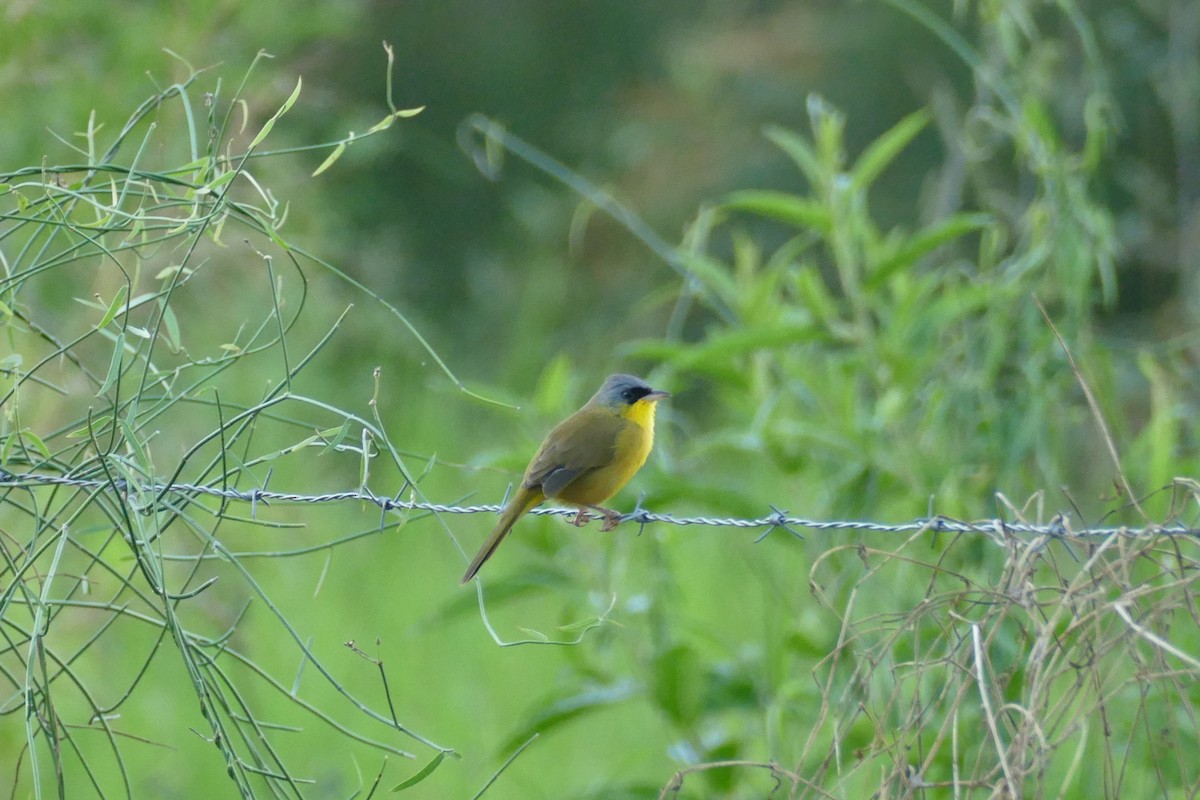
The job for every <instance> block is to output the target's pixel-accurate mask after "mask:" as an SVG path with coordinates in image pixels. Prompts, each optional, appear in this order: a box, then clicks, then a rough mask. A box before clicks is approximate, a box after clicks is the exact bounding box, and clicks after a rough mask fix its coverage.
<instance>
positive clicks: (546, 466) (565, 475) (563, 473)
mask: <svg viewBox="0 0 1200 800" xmlns="http://www.w3.org/2000/svg"><path fill="white" fill-rule="evenodd" d="M670 396H671V395H670V392H664V391H660V390H658V389H653V388H651V387H650V384H648V383H646V382H645V381H644V380H642V379H641V378H635V377H634V376H633V375H609V376H608V378H606V379H605V381H604V384H603V385H602V386H601V387H600V389H599V391H597V392H596V393H595V394H594V395H592V399H590V400H588V401H587V403H586V404H584V406H583V408H581V409H579V410H578V411H576V412H575V413H574V414H572V415H571V416H569V417H567V418H566V419H565V420H563V421H562V422H561V423H559V425H558V427H556V428H555V429H554V430H552V431H550V434H549V435H548V436H547V437H546V440H545V441H544V442H542V446H541V447H539V448H538V451H537V453H536V454H535V455H534V457H533V460H532V461H530V462H529V467H528V469H526V470H525V477H524V478H522V480H521V486H520V488H518V489H517V492H516V494H514V495H513V497H512V499H511V500H509V501H508V504H507V505H506V506H505V507H504V511H503V512H501V514H500V521H499V522H497V523H496V527H495V528H493V529H492V532H491V534H490V535H489V536H488V538H487V541H485V542H484V543H483V546H482V547H480V548H479V552H478V553H476V554H475V558H474V559H472V560H471V566H469V567H467V571H466V573H465V574H464V575H463V577H462V581H461V582H462V583H467V582H468V581H470V580H471V579H472V578H474V577H475V573H477V572H478V571H479V568H480V567H482V566H483V563H484V562H485V561H487V560H488V559H489V558H491V555H492V553H494V552H496V548H497V547H499V546H500V542H502V541H504V537H505V536H507V535H508V532H509V531H510V530H512V527H513V525H514V524H515V523H516V521H517V520H518V519H520V518H521V516H522V515H523V514H525V513H526V512H528V511H529V510H530V509H532V508H533V507H534V506H536V505H537V504H538V503H540V502H542V501H543V500H545V499H547V498H549V499H551V500H558V501H560V502H563V503H568V504H570V505H574V506H577V507H578V508H579V513H578V514H576V515H575V519H574V524H575V525H579V526H582V525H586V524H587V515H586V512H587V511H589V510H591V511H595V512H597V513H599V514H600V515H601V516H602V517H603V518H604V525H603V527H602V528H601V530H605V531H610V530H612V529H613V528H615V527H616V526H617V523H618V522H620V521H621V514H620V512H618V511H613V510H612V509H611V508H604V507H603V506H602V505H600V504H601V503H603V502H604V501H605V500H607V499H608V498H610V497H612V496H613V495H614V494H616V493H617V492H618V491H620V489H621V487H622V486H624V485H625V484H626V483H628V482H629V479H630V478H632V477H633V475H634V473H636V472H637V471H638V470H639V469H641V467H642V465H643V464H645V463H646V458H647V456H649V455H650V448H652V447H653V446H654V410H655V408H656V405H657V403H658V401H659V400H662V399H663V398H664V397H670Z"/></svg>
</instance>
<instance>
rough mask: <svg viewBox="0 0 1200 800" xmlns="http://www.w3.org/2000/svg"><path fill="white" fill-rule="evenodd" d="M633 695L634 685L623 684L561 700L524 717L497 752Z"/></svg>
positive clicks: (592, 690)
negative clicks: (522, 722)
mask: <svg viewBox="0 0 1200 800" xmlns="http://www.w3.org/2000/svg"><path fill="white" fill-rule="evenodd" d="M636 693H637V692H636V689H635V686H634V684H633V683H631V682H627V681H626V682H621V683H617V684H614V685H612V686H601V687H597V688H594V689H587V690H584V691H582V692H577V693H574V694H570V695H566V696H564V697H560V698H558V699H556V700H554V701H552V702H551V703H549V704H548V705H546V706H544V707H543V708H542V709H541V710H540V711H537V712H536V713H534V714H532V715H527V717H526V719H525V722H524V724H523V725H521V726H520V727H519V728H518V729H517V730H516V732H515V733H513V734H512V735H511V736H510V737H509V738H508V739H507V740H506V741H505V742H504V744H502V745H501V746H500V747H499V748H497V749H499V750H512V749H514V748H516V747H519V746H520V745H521V744H522V743H523V742H525V741H526V740H528V739H529V737H530V736H532V735H533V734H535V733H539V732H540V733H545V732H546V731H547V730H549V729H550V728H553V727H555V726H558V725H562V724H563V723H564V722H567V721H569V720H573V719H575V718H576V717H579V716H582V715H584V714H587V713H590V712H593V711H603V710H604V709H606V708H611V707H612V706H614V705H616V704H618V703H623V702H625V701H626V700H629V699H630V698H632V697H634V696H635V694H636Z"/></svg>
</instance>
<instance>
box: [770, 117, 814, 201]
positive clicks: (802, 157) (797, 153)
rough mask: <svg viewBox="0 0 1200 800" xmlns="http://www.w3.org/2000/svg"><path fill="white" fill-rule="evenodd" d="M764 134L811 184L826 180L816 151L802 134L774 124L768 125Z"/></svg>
mask: <svg viewBox="0 0 1200 800" xmlns="http://www.w3.org/2000/svg"><path fill="white" fill-rule="evenodd" d="M766 134H767V138H768V139H770V140H771V141H772V142H774V143H775V146H776V147H778V148H779V149H780V150H782V151H783V152H784V153H786V154H787V156H788V157H789V158H791V159H792V161H794V162H795V163H796V166H798V167H799V168H800V171H801V172H803V173H804V177H806V178H808V182H809V183H810V184H811V185H812V186H814V187H815V186H821V185H823V184H824V183H825V182H826V181H825V176H826V170H825V168H824V167H822V166H821V159H820V158H819V157H818V156H817V151H816V150H814V149H813V148H812V146H811V145H810V144H809V143H808V142H807V141H806V140H805V139H804V138H803V137H802V136H800V135H799V134H796V133H793V132H792V131H789V130H788V129H787V128H780V127H778V126H776V125H770V126H768V127H767V129H766Z"/></svg>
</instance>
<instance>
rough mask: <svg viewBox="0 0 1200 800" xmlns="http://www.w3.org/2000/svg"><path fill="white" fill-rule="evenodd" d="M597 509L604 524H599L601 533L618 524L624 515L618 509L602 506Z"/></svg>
mask: <svg viewBox="0 0 1200 800" xmlns="http://www.w3.org/2000/svg"><path fill="white" fill-rule="evenodd" d="M599 511H600V513H601V514H602V515H603V516H604V524H603V525H601V526H600V531H601V532H602V533H607V532H608V531H611V530H612V529H613V528H615V527H617V526H618V525H620V524H621V519H622V518H623V517H624V516H625V515H624V514H622V513H621V512H620V511H613V510H612V509H611V508H602V509H599Z"/></svg>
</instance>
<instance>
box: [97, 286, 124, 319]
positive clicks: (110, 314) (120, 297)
mask: <svg viewBox="0 0 1200 800" xmlns="http://www.w3.org/2000/svg"><path fill="white" fill-rule="evenodd" d="M127 291H128V287H126V286H125V285H124V284H122V285H121V287H120V288H118V289H117V294H116V296H115V297H114V298H113V300H112V302H111V303H109V304H108V310H107V311H105V312H104V316H103V317H101V318H100V324H99V325H97V326H96V327H97V328H107V327H108V323H110V322H112V321H113V320H114V319H115V318H116V316H117V314H119V313H121V306H122V305H124V303H125V293H126V292H127Z"/></svg>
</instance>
